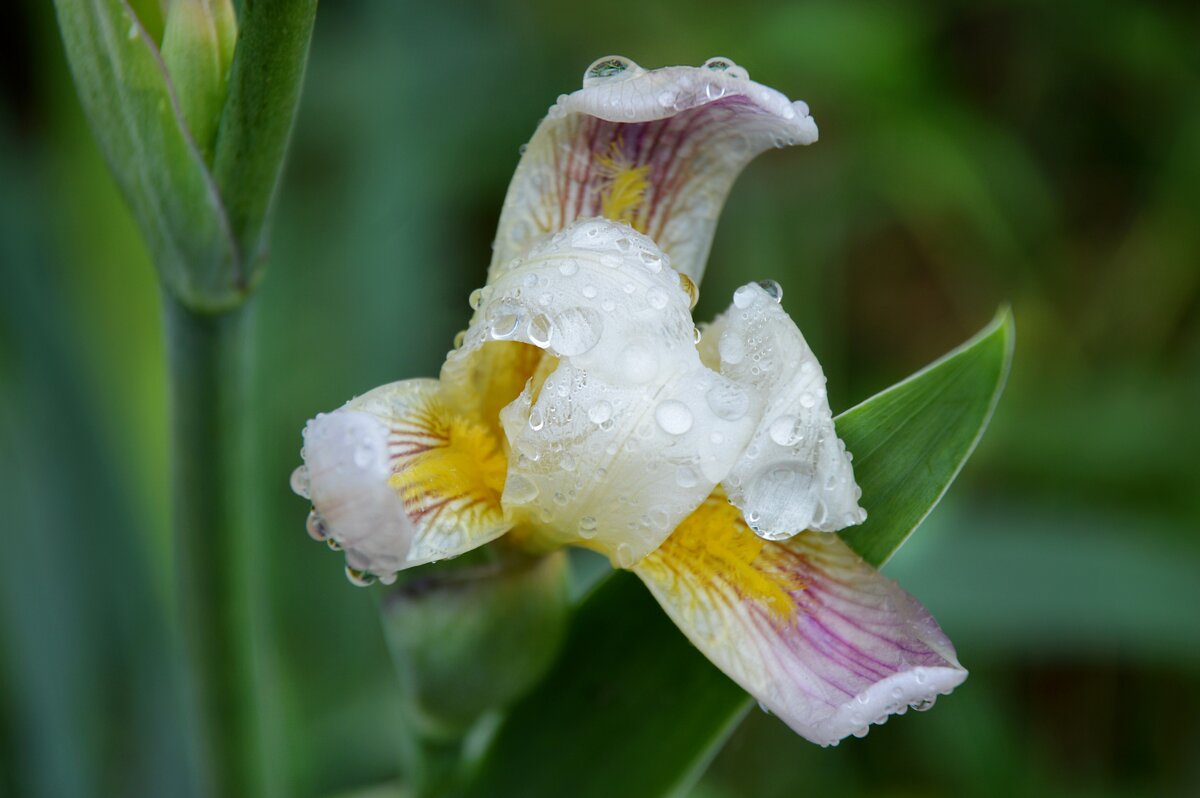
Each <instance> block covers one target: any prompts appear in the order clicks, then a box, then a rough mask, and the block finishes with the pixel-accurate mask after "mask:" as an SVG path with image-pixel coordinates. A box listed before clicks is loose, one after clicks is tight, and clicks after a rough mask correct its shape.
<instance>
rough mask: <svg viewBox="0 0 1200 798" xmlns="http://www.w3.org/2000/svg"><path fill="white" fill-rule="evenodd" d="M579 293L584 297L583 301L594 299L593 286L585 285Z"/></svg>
mask: <svg viewBox="0 0 1200 798" xmlns="http://www.w3.org/2000/svg"><path fill="white" fill-rule="evenodd" d="M579 293H581V294H583V296H584V298H585V299H595V298H596V286H594V285H585V286H584V287H583V288H582V289H581V290H580V292H579Z"/></svg>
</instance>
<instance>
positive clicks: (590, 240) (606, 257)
mask: <svg viewBox="0 0 1200 798" xmlns="http://www.w3.org/2000/svg"><path fill="white" fill-rule="evenodd" d="M689 288H690V282H688V281H682V282H681V279H680V276H679V274H678V273H676V272H675V271H674V270H673V269H672V268H671V267H670V263H669V261H668V258H667V257H666V256H665V255H664V254H663V253H662V252H661V251H660V250H659V249H658V247H657V246H655V244H654V242H653V241H651V240H650V239H649V238H647V237H646V236H644V235H642V234H640V233H638V232H637V231H635V230H633V229H632V228H631V227H629V226H628V225H624V224H619V223H614V222H611V221H608V220H605V219H592V220H585V221H581V222H577V223H575V224H573V225H571V226H569V227H568V228H567V229H565V230H563V231H560V232H559V233H557V234H555V235H552V236H548V237H546V238H545V239H544V240H542V241H541V242H539V243H537V244H536V245H535V246H533V247H531V248H530V249H529V250H528V252H527V253H526V255H524V256H523V257H521V258H518V259H514V260H513V261H512V262H510V263H507V264H505V265H504V266H503V267H502V268H501V269H499V270H498V271H497V272H496V273H495V274H494V275H493V276H492V280H491V282H490V284H489V285H488V287H487V288H486V289H484V291H483V293H482V295H481V297H480V299H479V306H478V309H477V312H476V315H475V320H474V322H473V323H472V325H471V328H470V329H469V330H468V331H467V333H466V336H465V338H464V341H463V345H462V347H461V348H460V349H458V350H456V351H455V352H453V353H451V355H450V356H449V358H448V359H447V361H446V365H445V367H444V368H443V370H442V382H443V384H444V385H445V386H446V388H447V389H448V390H455V388H454V387H453V386H455V385H458V384H463V383H464V382H465V381H466V380H468V379H469V375H470V374H471V373H472V372H473V366H472V363H473V362H474V360H475V358H477V357H480V356H484V355H485V354H486V351H487V348H488V347H496V346H517V345H533V346H537V347H539V348H541V349H543V350H544V351H545V352H546V353H547V358H549V359H547V360H545V361H543V368H541V369H539V370H538V373H536V374H535V375H534V376H533V377H532V378H531V379H530V380H529V382H528V383H527V384H526V386H525V389H524V391H523V392H522V393H521V395H520V396H519V397H518V398H517V399H516V400H515V401H514V402H512V403H511V404H509V405H508V406H507V407H506V408H505V409H504V410H503V411H502V413H501V421H502V423H503V427H504V431H505V434H506V439H507V442H508V446H509V464H508V477H507V481H506V483H505V486H504V495H503V504H504V508H505V510H506V512H507V513H508V514H509V517H510V519H511V520H513V521H514V522H516V523H520V524H521V525H522V526H523V527H524V528H527V529H531V530H533V531H534V532H535V533H536V534H537V536H538V537H540V538H541V539H543V540H544V541H546V542H549V543H558V544H561V543H581V544H583V545H587V546H590V547H593V548H595V549H597V550H599V551H602V552H604V553H606V554H608V555H609V556H610V557H611V558H612V560H613V561H614V562H615V563H616V564H617V565H619V566H623V567H628V566H630V565H632V564H633V563H635V562H637V561H638V560H639V559H641V558H642V557H643V556H645V555H646V554H647V553H649V552H650V551H652V550H653V549H654V548H655V547H657V546H658V545H659V544H660V543H661V542H662V541H663V540H664V539H665V538H666V537H667V536H668V535H669V534H670V533H671V530H672V529H674V528H675V526H676V525H677V524H678V523H679V522H680V521H681V520H682V519H683V518H684V517H686V516H687V515H688V514H689V513H690V512H691V511H692V510H693V509H694V508H695V507H696V506H697V505H698V504H699V503H700V502H701V501H702V500H703V499H704V497H705V496H707V495H708V493H709V492H710V491H711V490H712V488H713V486H714V485H716V484H717V483H718V482H719V481H720V480H721V479H723V478H724V477H725V475H726V473H728V471H729V468H730V467H731V466H732V464H733V462H734V460H735V458H736V457H737V455H738V453H739V452H740V451H741V450H742V448H743V447H744V446H745V444H746V441H747V440H748V439H749V436H750V434H751V432H752V431H753V429H754V427H755V424H756V423H757V419H758V409H759V407H758V405H757V403H756V402H757V400H756V397H755V395H754V394H753V393H752V392H751V391H750V390H748V389H746V388H744V387H742V386H740V385H738V384H736V383H735V382H733V381H732V380H729V379H727V378H725V377H722V376H721V375H720V374H718V373H716V372H714V371H712V370H711V369H708V368H706V367H705V366H703V364H701V362H700V358H699V355H698V354H697V351H696V345H695V328H694V326H693V324H692V319H691V313H690V306H691V303H692V294H691V292H690V290H689Z"/></svg>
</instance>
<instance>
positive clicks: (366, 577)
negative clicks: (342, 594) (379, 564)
mask: <svg viewBox="0 0 1200 798" xmlns="http://www.w3.org/2000/svg"><path fill="white" fill-rule="evenodd" d="M346 578H347V579H349V580H350V584H352V585H354V586H355V587H370V586H371V585H373V584H375V577H374V576H373V575H372V574H369V573H367V572H366V571H360V570H358V569H357V568H351V567H350V566H349V565H347V566H346Z"/></svg>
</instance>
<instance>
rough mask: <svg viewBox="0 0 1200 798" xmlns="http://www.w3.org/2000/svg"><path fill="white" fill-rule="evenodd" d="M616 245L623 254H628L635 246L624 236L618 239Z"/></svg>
mask: <svg viewBox="0 0 1200 798" xmlns="http://www.w3.org/2000/svg"><path fill="white" fill-rule="evenodd" d="M614 243H615V244H616V245H617V249H619V250H621V251H622V252H628V251H629V248H630V247H631V246H633V242H632V241H630V240H629V239H628V238H625V237H624V236H621V237H620V238H618V239H617V240H616V241H615V242H614Z"/></svg>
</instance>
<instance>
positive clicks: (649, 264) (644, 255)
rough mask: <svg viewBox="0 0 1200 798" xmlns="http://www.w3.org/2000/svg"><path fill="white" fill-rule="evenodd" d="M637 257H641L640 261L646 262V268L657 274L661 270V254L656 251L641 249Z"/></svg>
mask: <svg viewBox="0 0 1200 798" xmlns="http://www.w3.org/2000/svg"><path fill="white" fill-rule="evenodd" d="M638 257H639V258H641V259H642V263H644V264H646V268H647V269H649V270H650V271H652V272H654V273H655V274H658V273H659V272H660V271H662V256H661V255H659V254H658V253H657V252H654V251H652V250H649V249H643V250H642V251H641V252H640V253H639V254H638Z"/></svg>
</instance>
